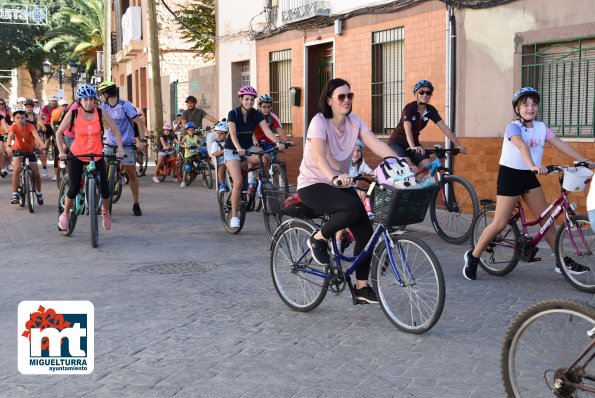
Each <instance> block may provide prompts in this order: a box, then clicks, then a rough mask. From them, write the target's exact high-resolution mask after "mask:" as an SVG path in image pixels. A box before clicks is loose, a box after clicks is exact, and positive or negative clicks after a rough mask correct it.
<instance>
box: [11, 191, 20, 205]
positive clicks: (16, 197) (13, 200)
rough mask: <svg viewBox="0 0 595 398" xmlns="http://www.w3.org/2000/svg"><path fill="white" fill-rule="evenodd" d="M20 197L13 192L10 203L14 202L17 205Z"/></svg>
mask: <svg viewBox="0 0 595 398" xmlns="http://www.w3.org/2000/svg"><path fill="white" fill-rule="evenodd" d="M19 199H20V196H19V194H18V193H16V192H15V193H13V194H12V196H11V198H10V203H11V204H13V205H16V204H18V203H19Z"/></svg>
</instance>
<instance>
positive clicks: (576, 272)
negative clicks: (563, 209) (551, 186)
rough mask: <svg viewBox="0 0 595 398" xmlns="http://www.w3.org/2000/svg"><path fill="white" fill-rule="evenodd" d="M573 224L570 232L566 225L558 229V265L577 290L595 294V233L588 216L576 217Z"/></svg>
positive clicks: (572, 220)
mask: <svg viewBox="0 0 595 398" xmlns="http://www.w3.org/2000/svg"><path fill="white" fill-rule="evenodd" d="M571 222H572V226H571V227H570V229H569V230H566V228H565V227H564V225H562V226H561V227H560V229H558V234H557V235H556V264H557V265H558V266H559V269H560V270H561V271H562V274H563V275H564V278H566V280H567V281H568V283H570V284H571V285H572V286H573V287H574V288H575V289H578V290H580V291H581V292H586V293H595V261H594V260H595V256H594V254H593V250H594V249H595V233H593V229H592V226H591V223H590V222H589V217H587V216H584V215H579V216H574V217H572V218H571ZM571 261H574V263H570V262H571ZM571 264H572V266H571Z"/></svg>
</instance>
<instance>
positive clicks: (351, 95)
mask: <svg viewBox="0 0 595 398" xmlns="http://www.w3.org/2000/svg"><path fill="white" fill-rule="evenodd" d="M345 98H347V99H348V100H349V101H352V100H353V93H347V94H339V95H337V99H338V100H339V101H341V102H343V101H345Z"/></svg>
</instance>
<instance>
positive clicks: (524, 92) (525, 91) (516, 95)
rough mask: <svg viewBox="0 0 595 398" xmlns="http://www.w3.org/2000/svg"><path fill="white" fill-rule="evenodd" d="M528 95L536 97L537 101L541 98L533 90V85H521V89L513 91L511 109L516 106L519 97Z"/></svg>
mask: <svg viewBox="0 0 595 398" xmlns="http://www.w3.org/2000/svg"><path fill="white" fill-rule="evenodd" d="M528 95H530V96H531V97H533V98H536V99H537V102H539V100H540V99H541V96H540V95H539V92H538V91H537V90H535V89H534V88H533V87H523V88H522V89H520V90H519V91H517V92H516V93H514V95H513V96H512V109H515V108H516V105H517V103H518V102H519V100H520V99H521V98H523V97H526V96H528ZM515 111H516V109H515Z"/></svg>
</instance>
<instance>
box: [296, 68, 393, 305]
mask: <svg viewBox="0 0 595 398" xmlns="http://www.w3.org/2000/svg"><path fill="white" fill-rule="evenodd" d="M352 102H353V93H352V92H351V86H350V85H349V83H347V82H346V81H345V80H343V79H332V80H330V81H329V82H328V83H327V84H326V86H325V87H324V89H323V90H322V94H321V95H320V104H319V106H320V109H321V110H322V113H318V114H317V115H316V116H314V118H313V119H312V121H311V122H310V126H309V127H308V134H307V139H306V145H305V147H304V157H303V159H302V163H301V165H300V174H299V176H298V195H299V197H300V199H301V200H302V202H303V203H304V204H305V205H306V206H308V207H310V208H312V209H314V210H316V211H317V212H319V213H324V214H328V215H330V218H329V220H328V222H326V223H325V224H324V226H323V227H322V229H321V230H320V231H316V232H315V233H313V234H312V236H311V237H310V239H308V247H309V248H310V251H311V253H312V257H313V259H314V260H315V261H316V262H317V263H319V264H321V265H327V264H329V263H330V256H329V253H328V242H327V240H328V239H329V238H330V237H331V236H333V235H334V234H335V232H337V231H339V230H341V229H344V228H349V229H350V230H351V231H352V232H353V234H354V235H355V239H356V243H355V247H354V254H355V255H358V254H359V253H360V252H361V251H362V250H363V249H364V247H365V246H366V244H367V243H368V240H369V239H370V238H371V237H372V233H373V230H372V223H371V222H370V219H369V218H368V215H367V213H366V210H365V209H364V205H363V203H362V202H361V200H360V199H359V196H358V195H357V191H356V190H355V188H353V186H352V183H353V181H352V180H351V178H350V177H349V166H350V164H351V156H352V154H353V149H354V148H355V142H356V140H357V139H360V140H361V141H363V143H364V144H365V145H366V146H367V147H368V148H369V149H370V150H371V151H372V152H373V153H375V154H376V155H377V156H380V157H382V158H385V157H388V156H395V153H394V152H393V150H392V149H390V147H389V146H388V145H387V144H386V143H384V142H382V141H381V140H380V139H378V137H376V135H375V134H374V133H373V132H371V131H370V129H369V128H368V126H366V123H364V121H363V120H361V119H360V118H359V117H358V116H356V115H354V114H352V113H351V106H352ZM370 260H371V259H370V258H368V259H367V261H366V262H364V263H363V264H362V265H361V266H360V267H358V268H357V270H356V271H355V276H356V279H357V281H356V285H355V295H356V298H357V299H358V300H361V301H364V302H367V303H377V302H378V299H377V298H376V294H375V293H374V291H373V290H372V287H371V286H370V285H369V284H368V276H369V273H370Z"/></svg>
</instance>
